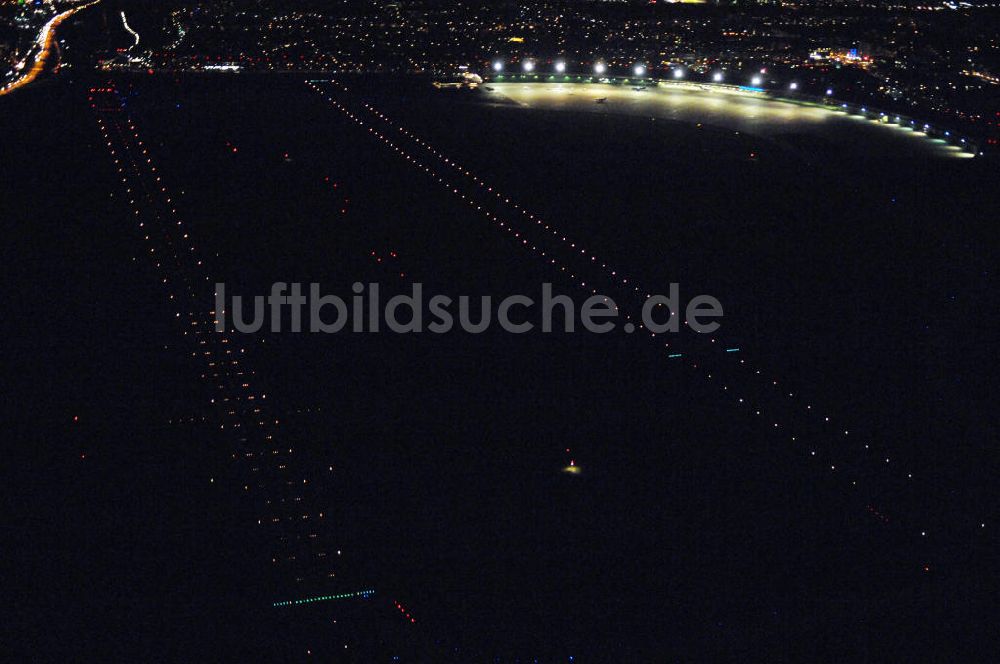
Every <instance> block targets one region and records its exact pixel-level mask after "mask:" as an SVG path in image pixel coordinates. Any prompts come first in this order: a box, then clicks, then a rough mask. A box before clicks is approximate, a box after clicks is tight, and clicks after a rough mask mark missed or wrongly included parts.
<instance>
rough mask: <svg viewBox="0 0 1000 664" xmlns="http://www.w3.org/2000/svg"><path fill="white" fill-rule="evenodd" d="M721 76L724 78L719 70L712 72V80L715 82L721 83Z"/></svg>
mask: <svg viewBox="0 0 1000 664" xmlns="http://www.w3.org/2000/svg"><path fill="white" fill-rule="evenodd" d="M723 78H725V76H724V75H723V73H722V72H721V71H717V72H715V73H714V74H712V80H713V81H715V82H716V83H721V82H722V79H723Z"/></svg>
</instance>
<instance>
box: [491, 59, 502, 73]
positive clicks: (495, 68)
mask: <svg viewBox="0 0 1000 664" xmlns="http://www.w3.org/2000/svg"><path fill="white" fill-rule="evenodd" d="M493 71H503V60H494V61H493Z"/></svg>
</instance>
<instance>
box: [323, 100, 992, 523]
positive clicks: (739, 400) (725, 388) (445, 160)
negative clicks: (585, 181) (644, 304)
mask: <svg viewBox="0 0 1000 664" xmlns="http://www.w3.org/2000/svg"><path fill="white" fill-rule="evenodd" d="M330 83H332V84H334V85H336V86H337V87H339V88H340V89H341V90H343V91H345V92H349V91H348V90H347V88H346V86H343V85H342V84H339V83H338V82H336V81H330ZM309 85H310V87H312V88H313V89H314V90H315V91H317V92H319V93H320V94H321V95H323V96H324V97H325V98H326V99H327V100H328V101H329V102H330V103H331V104H332V105H333V106H334V107H335V108H337V109H338V110H340V111H341V112H342V113H344V114H345V115H347V117H348V118H350V119H351V120H352V121H354V122H355V123H356V124H358V125H360V126H361V127H363V128H366V129H367V130H368V132H369V133H370V134H372V135H373V136H375V137H377V138H379V140H381V141H382V142H383V143H385V144H386V145H387V146H388V147H390V148H391V149H392V150H393V151H395V152H396V153H398V154H400V155H401V156H402V157H403V158H404V159H406V160H407V161H409V162H411V163H412V164H413V165H414V166H416V167H417V168H419V169H420V170H423V171H424V172H426V173H428V174H429V175H431V177H433V178H435V179H436V180H437V181H438V182H440V183H441V184H443V185H444V186H445V187H446V188H448V189H449V191H451V192H452V193H453V194H455V195H457V196H459V197H460V198H461V199H462V200H464V201H466V202H467V203H469V204H470V205H472V206H474V207H475V208H476V209H477V210H481V209H482V208H481V206H478V205H476V202H475V201H474V200H473V199H471V198H470V197H466V196H465V195H464V194H459V192H458V189H457V188H455V187H454V186H452V185H451V184H450V183H449V182H447V181H446V180H445V178H442V177H441V175H440V173H438V172H437V171H436V170H434V169H431V168H430V167H428V166H427V165H426V164H424V163H423V162H421V161H420V160H419V158H416V157H414V156H413V155H412V154H410V153H409V152H407V151H405V150H404V149H402V148H400V147H399V146H398V145H396V143H394V142H393V141H391V140H390V139H389V138H388V137H386V136H385V135H384V134H382V133H381V132H380V131H378V130H377V129H375V128H374V127H372V126H368V125H367V123H365V122H364V121H363V120H361V119H360V118H358V116H357V115H356V114H354V113H353V112H351V111H350V109H348V108H347V107H346V106H344V105H343V104H341V103H340V102H338V101H335V100H334V99H333V98H332V97H331V96H329V95H326V94H324V93H323V91H321V90H320V89H319V88H318V87H317V86H316V85H315V82H310V83H309ZM362 104H363V105H364V106H365V108H366V110H367V111H368V112H369V113H371V114H373V115H375V116H376V117H377V118H379V120H380V121H382V122H384V123H386V124H388V125H389V126H391V127H392V128H393V129H394V130H396V131H398V132H399V133H401V134H403V135H404V136H406V137H407V138H409V139H410V140H412V141H413V142H414V143H416V144H417V145H418V146H420V148H422V149H424V150H426V151H428V152H429V153H431V154H432V155H433V156H434V157H436V158H437V160H439V161H440V162H441V163H442V164H444V165H445V166H447V167H449V168H450V169H452V170H455V171H457V172H458V173H459V174H460V175H463V176H465V177H466V178H469V179H471V180H472V181H473V182H474V183H475V184H476V185H478V187H479V188H480V190H481V191H482V192H483V193H484V194H487V195H488V194H493V195H494V196H496V198H497V199H499V200H500V201H502V202H504V203H506V204H508V205H510V206H511V207H513V208H514V209H515V210H517V211H519V212H520V213H521V215H523V216H524V217H527V219H528V220H529V221H534V222H535V223H536V224H538V225H541V226H542V227H543V228H544V229H545V230H546V231H550V233H551V234H552V235H553V236H555V237H556V238H564V236H562V235H561V234H560V232H559V231H558V230H556V229H554V228H552V227H551V225H550V224H548V223H546V222H544V221H542V220H541V219H539V218H537V217H535V215H533V214H530V213H528V212H527V211H526V210H524V209H523V208H521V207H520V206H519V205H518V204H517V203H512V202H511V201H510V200H509V199H508V198H506V197H504V196H502V195H501V194H500V193H499V192H494V191H493V188H492V187H489V186H487V185H486V183H485V182H484V181H483V180H481V179H480V178H478V177H476V176H475V175H473V174H472V173H471V172H470V171H468V170H467V169H465V168H464V167H463V166H461V165H460V164H458V163H457V162H455V161H454V160H452V159H450V158H449V157H446V156H445V155H444V154H442V153H441V152H440V151H438V150H436V149H435V148H434V147H433V146H431V145H430V144H429V143H427V142H426V141H424V140H423V139H420V138H419V137H417V136H415V135H414V134H412V132H410V131H409V130H407V129H405V128H404V127H402V126H401V125H398V124H397V123H395V122H393V121H392V120H391V119H390V118H388V117H387V116H386V115H385V114H384V113H382V112H381V111H379V110H377V109H375V108H374V107H372V106H370V105H369V104H367V103H364V102H362ZM485 214H486V215H487V216H488V217H489V218H490V219H491V220H492V221H494V222H495V223H496V224H497V225H498V226H499V227H500V228H501V229H503V230H505V231H507V232H508V233H515V231H514V227H513V226H512V225H511V224H510V223H504V222H505V220H504V219H501V218H500V217H497V216H496V215H493V214H491V213H489V212H486V213H485ZM515 237H519V236H518V235H517V234H516V233H515ZM563 241H564V242H568V240H565V239H564V240H563ZM521 245H522V246H524V247H526V248H530V250H531V251H532V252H534V253H536V254H539V255H541V256H543V257H546V258H547V262H550V263H551V264H552V265H556V266H560V262H559V261H557V260H555V259H554V258H551V256H550V255H548V254H547V253H546V252H545V251H544V250H542V249H539V247H538V246H537V245H530V247H529V246H528V243H527V241H526V240H522V242H521ZM571 246H572V247H573V248H574V249H575V248H576V247H577V245H576V243H571ZM580 253H581V254H582V255H584V256H589V257H590V258H591V260H592V261H593V262H595V263H596V262H598V261H597V258H596V256H595V255H594V254H592V253H589V254H588V252H587V251H586V250H585V249H580ZM577 260H579V257H577ZM600 264H601V265H602V266H606V264H604V263H600ZM560 269H561V270H565V269H567V266H566V265H562V266H560ZM605 276H607V275H605ZM611 276H612V277H615V276H617V271H612V273H611ZM621 283H627V282H625V280H624V279H622V280H621ZM633 284H634V281H633V282H631V283H629V284H628V285H629V286H630V287H631V288H633V289H634V290H636V291H639V290H640V289H639V288H638V287H637V286H634V285H633ZM576 285H578V286H582V287H583V288H588V286H587V284H586V283H585V282H580V283H578V284H576ZM619 285H621V284H619ZM590 290H591V292H596V290H594V289H592V288H591V289H590ZM646 297H649V295H648V294H647V295H646ZM651 336H655V335H651ZM711 341H712V343H714V342H715V339H714V338H713V339H712V340H711ZM714 347H715V348H718V349H719V350H720V351H721V352H723V353H724V357H725V358H727V359H728V361H730V362H732V361H733V360H735V359H736V356H735V355H733V354H732V353H731V351H734V350H737V349H734V348H723V347H721V345H716V346H714ZM726 351H730V352H726ZM669 357H672V358H677V357H683V354H680V353H671V354H670V355H669ZM738 363H739V365H740V366H741V367H743V368H745V369H748V370H749V372H748V373H747V375H748V376H750V377H756V378H757V379H758V380H760V381H761V383H762V384H763V385H765V386H769V387H770V388H771V389H773V390H774V391H775V392H776V393H777V394H779V395H781V396H783V397H785V398H787V399H794V398H795V396H796V392H794V391H786V388H785V387H784V386H783V384H781V383H780V382H779V381H778V380H776V379H773V380H770V381H768V380H766V379H764V378H763V373H762V370H761V369H755V368H753V367H752V366H751V365H749V364H748V363H747V361H746V360H745V359H743V358H739V360H738ZM690 365H691V367H692V368H694V369H696V370H697V369H698V364H697V361H696V360H691V362H690ZM703 371H705V370H704V369H703ZM703 375H704V377H705V378H706V379H707V380H709V381H712V382H713V384H715V385H717V386H718V388H719V389H720V390H721V391H722V392H724V393H727V395H728V396H732V398H733V400H734V401H735V403H736V404H738V405H741V406H743V407H744V408H747V409H749V411H750V412H751V413H753V414H754V415H755V416H758V417H760V416H762V411H761V410H760V408H757V407H754V406H753V405H751V404H749V403H748V402H747V400H746V399H744V398H743V397H739V396H733V395H732V393H731V392H730V388H729V385H728V384H726V383H725V382H724V381H723V382H720V381H718V380H716V379H715V378H714V377H713V375H712V374H711V373H708V372H707V371H705V373H704V374H703ZM797 408H801V409H802V411H804V413H805V414H806V415H809V416H813V417H815V418H817V421H818V422H821V423H822V424H824V425H829V426H831V427H832V426H833V425H832V424H830V422H831V418H830V416H829V415H821V414H820V413H819V409H814V408H813V406H812V404H806V405H805V406H804V407H802V406H801V405H800V406H798V407H797ZM771 428H773V429H784V428H786V427H783V426H782V425H781V424H780V423H779V422H773V423H772V427H771ZM837 431H839V432H841V433H840V434H839V435H841V436H842V437H844V438H846V437H849V436H850V435H851V432H850V430H848V429H843V430H840V429H838V430H837ZM789 438H790V440H791V442H798V437H797V436H795V435H789ZM863 450H864V451H865V452H867V453H869V454H874V450H873V449H872V445H871V443H863ZM809 454H810V456H813V457H815V456H816V455H817V453H816V450H815V449H810V450H809ZM878 458H879V459H882V461H880V463H883V464H891V463H892V457H891V456H888V455H885V456H879V457H878ZM829 468H830V471H831V472H840V471H841V470H842V469H841V468H838V466H837V465H836V464H831V465H830V466H829ZM900 478H901V479H902V478H905V479H906V480H912V479H913V474H912V473H911V472H906V471H902V473H901V475H900ZM850 485H851V486H853V487H856V486H858V482H857V480H856V479H853V480H850ZM873 510H875V511H876V512H878V510H877V509H876V508H874V507H872V506H869V510H868V511H869V512H871V511H873ZM878 513H879V514H881V512H878ZM975 525H976V526H977V527H978V528H979V529H983V528H985V527H986V522H985V520H977V521H976V522H975ZM910 532H911V533H913V534H916V533H919V535H920V536H921V537H927V531H926V529H915V530H914V529H910Z"/></svg>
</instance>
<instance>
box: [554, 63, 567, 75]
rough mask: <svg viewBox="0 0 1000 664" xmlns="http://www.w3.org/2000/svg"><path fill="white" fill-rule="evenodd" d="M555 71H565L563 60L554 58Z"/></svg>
mask: <svg viewBox="0 0 1000 664" xmlns="http://www.w3.org/2000/svg"><path fill="white" fill-rule="evenodd" d="M556 71H557V72H559V73H560V74H561V73H563V72H564V71H566V61H565V60H556Z"/></svg>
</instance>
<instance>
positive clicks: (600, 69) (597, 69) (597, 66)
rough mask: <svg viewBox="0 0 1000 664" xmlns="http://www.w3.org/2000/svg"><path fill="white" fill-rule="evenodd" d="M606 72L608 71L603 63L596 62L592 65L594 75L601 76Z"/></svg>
mask: <svg viewBox="0 0 1000 664" xmlns="http://www.w3.org/2000/svg"><path fill="white" fill-rule="evenodd" d="M607 70H608V68H607V67H606V66H605V64H604V63H603V62H596V63H594V73H595V74H603V73H604V72H606V71H607Z"/></svg>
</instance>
